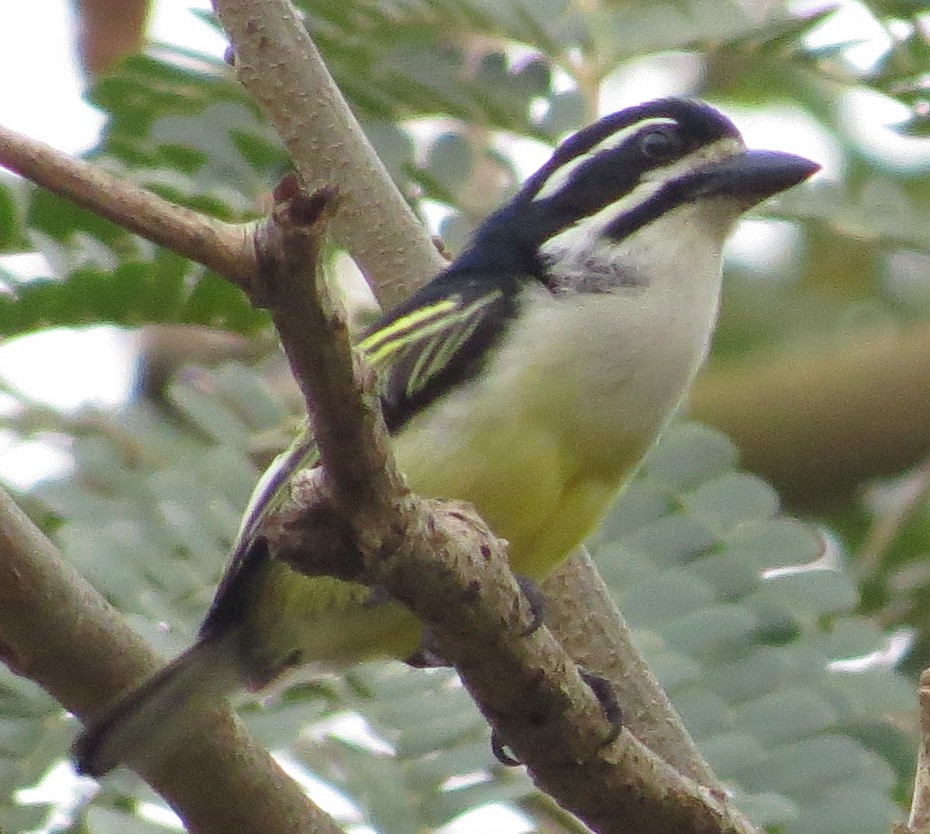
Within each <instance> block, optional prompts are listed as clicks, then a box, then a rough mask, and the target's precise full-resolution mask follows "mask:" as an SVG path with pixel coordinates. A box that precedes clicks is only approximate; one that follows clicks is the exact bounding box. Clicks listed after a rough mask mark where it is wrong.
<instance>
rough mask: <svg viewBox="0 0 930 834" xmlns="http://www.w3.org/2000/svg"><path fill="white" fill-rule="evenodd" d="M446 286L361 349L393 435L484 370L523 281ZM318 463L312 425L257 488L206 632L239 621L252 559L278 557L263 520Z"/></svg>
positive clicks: (390, 319)
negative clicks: (266, 542) (297, 477)
mask: <svg viewBox="0 0 930 834" xmlns="http://www.w3.org/2000/svg"><path fill="white" fill-rule="evenodd" d="M444 283H445V282H443V281H437V282H433V283H432V284H429V285H427V286H426V287H425V288H424V289H423V290H421V291H420V292H419V293H417V294H415V295H414V296H412V297H411V298H410V299H409V300H408V301H407V302H406V303H404V304H403V305H401V306H399V307H398V308H396V309H395V310H394V311H393V312H392V313H390V314H388V315H387V316H385V317H383V318H382V319H381V320H380V321H379V322H378V323H377V324H376V325H375V326H374V327H373V328H371V330H369V332H368V333H367V334H366V335H365V336H363V338H362V339H361V340H360V342H359V344H358V347H359V349H360V350H361V351H362V353H363V354H364V355H365V356H366V358H367V359H368V361H369V362H370V363H371V364H372V365H373V366H374V367H375V369H376V370H377V371H378V373H379V376H380V377H381V379H382V385H383V389H382V398H381V399H382V407H383V410H384V417H385V421H386V423H387V425H388V428H389V430H391V431H392V432H395V431H397V430H398V429H400V428H401V427H402V426H403V424H404V423H405V422H406V421H407V420H408V419H410V417H412V416H413V415H414V414H416V413H417V412H418V411H420V410H421V409H423V408H425V407H426V406H428V405H429V404H430V403H431V402H432V401H433V400H434V399H436V398H437V397H438V396H440V395H441V394H442V392H443V391H445V390H447V389H448V388H449V387H450V386H453V385H456V384H459V383H461V382H462V381H464V380H465V379H467V378H468V377H469V376H471V375H472V374H474V373H476V372H477V371H478V370H479V368H480V366H481V359H482V356H483V355H484V354H485V352H486V350H487V349H488V347H490V346H491V345H492V344H493V343H494V341H495V339H496V337H497V336H498V335H499V334H500V332H501V331H502V329H503V327H504V325H505V324H506V321H507V318H508V317H509V316H510V315H512V313H513V311H514V309H515V299H514V295H515V288H516V284H515V282H513V283H510V284H508V283H506V282H505V284H504V285H503V286H502V285H501V283H500V282H499V281H498V282H497V285H496V286H490V285H489V283H488V282H487V280H482V276H476V277H475V278H474V280H466V281H456V282H454V285H452V286H454V289H453V288H452V286H450V289H449V291H448V292H447V291H444V290H445V287H444V286H443V285H444ZM318 460H319V452H318V450H317V447H316V442H315V441H314V438H313V435H312V432H311V431H310V427H309V425H308V424H306V423H305V424H304V426H303V427H302V429H301V431H300V433H299V435H298V437H297V438H295V440H294V442H293V443H292V444H291V446H290V447H289V448H288V449H287V450H285V451H284V452H282V453H281V454H280V455H278V456H277V457H276V458H275V460H274V461H273V462H272V463H271V465H270V466H269V467H268V469H266V470H265V472H264V474H263V475H262V476H261V478H260V479H259V481H258V483H257V484H256V486H255V489H254V490H253V491H252V495H251V497H250V498H249V503H248V505H247V507H246V510H245V513H244V514H243V518H242V522H241V524H240V526H239V532H238V534H237V536H236V541H235V543H234V545H233V548H232V553H231V558H230V561H229V564H228V565H227V568H226V572H225V573H224V575H223V579H222V581H221V582H220V585H219V588H218V589H217V592H216V596H215V598H214V600H213V604H212V606H211V608H210V611H209V612H208V614H207V617H206V618H205V620H204V623H203V625H202V626H201V634H205V633H206V632H207V631H208V630H210V629H212V628H214V627H215V626H219V625H220V624H221V623H222V622H223V621H226V620H227V619H228V618H229V617H233V618H235V617H236V616H237V613H236V609H237V608H238V607H239V601H238V595H239V592H240V591H241V590H242V585H243V584H244V583H243V582H242V580H243V579H246V575H247V574H249V573H250V570H249V565H250V564H251V561H250V560H252V559H253V557H254V558H255V559H258V558H262V559H265V558H268V557H269V555H270V554H268V553H267V552H266V549H264V548H259V549H258V550H256V549H255V548H254V547H253V545H254V543H255V541H256V538H257V536H258V533H259V531H260V529H261V525H262V522H263V521H264V519H265V518H266V517H267V516H268V515H269V513H271V512H272V511H273V510H274V509H275V508H277V507H278V506H280V505H281V504H282V503H283V501H284V500H285V498H286V497H287V495H288V491H287V490H288V485H289V482H290V480H291V477H292V476H293V475H294V474H295V473H296V472H298V471H300V470H303V469H307V468H311V467H313V466H315V465H316V463H317V461H318ZM271 558H273V555H272V556H271ZM246 584H247V583H246Z"/></svg>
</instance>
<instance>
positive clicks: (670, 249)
mask: <svg viewBox="0 0 930 834" xmlns="http://www.w3.org/2000/svg"><path fill="white" fill-rule="evenodd" d="M818 167H819V166H818V165H817V164H816V163H814V162H811V161H810V160H807V159H803V158H801V157H798V156H794V155H791V154H786V153H779V152H774V151H755V150H747V149H746V147H745V145H744V143H743V141H742V138H741V137H740V134H739V131H738V130H737V129H736V127H735V126H734V125H733V123H732V122H731V121H730V120H729V119H727V118H726V117H725V116H723V115H722V114H721V113H720V112H719V111H717V110H716V109H714V108H713V107H710V106H709V105H707V104H703V103H701V102H697V101H691V100H685V99H678V98H665V99H659V100H657V101H652V102H648V103H645V104H640V105H638V106H635V107H630V108H628V109H625V110H621V111H619V112H616V113H613V114H611V115H609V116H605V117H604V118H602V119H600V120H599V121H597V122H595V123H594V124H592V125H590V126H588V127H586V128H584V129H583V130H580V131H579V132H577V133H575V134H574V135H573V136H571V137H570V138H568V139H566V140H565V141H564V142H563V143H562V144H560V145H559V146H558V147H557V148H556V150H555V152H554V153H553V155H552V157H551V158H550V159H549V161H548V162H546V163H545V164H544V165H543V166H542V168H540V169H539V170H538V171H537V172H536V173H535V174H533V175H532V176H531V177H530V178H529V179H528V180H527V181H526V183H525V184H524V185H523V187H522V188H521V189H520V191H519V192H518V193H517V195H516V196H515V197H514V198H513V199H512V200H511V201H510V202H509V203H507V204H506V205H504V206H503V207H502V208H500V209H499V210H498V211H496V212H495V213H493V214H492V215H491V216H489V217H488V218H487V219H486V220H485V221H484V222H483V223H482V224H481V225H480V226H479V227H478V229H477V230H476V232H475V234H474V236H473V238H472V240H471V242H470V244H469V245H468V246H467V248H466V249H465V250H464V251H463V252H462V254H461V255H459V257H458V258H456V259H455V260H454V261H453V262H452V263H451V264H450V265H449V266H448V267H447V268H446V269H444V270H443V271H442V272H441V273H440V274H439V275H437V276H436V277H435V278H434V279H433V280H432V281H431V282H430V283H429V284H427V285H426V286H424V287H423V288H422V289H421V290H419V291H418V292H416V293H415V294H414V295H413V296H412V297H411V298H410V299H408V300H407V301H406V302H404V303H402V304H401V305H399V306H398V307H397V308H396V309H394V310H392V311H391V312H389V313H387V314H386V315H385V316H383V317H382V318H381V319H380V321H378V322H377V323H376V324H375V325H374V327H372V328H371V329H370V330H369V331H368V332H367V334H365V335H364V336H363V337H362V339H361V340H360V342H359V348H360V350H361V351H362V353H363V354H364V355H365V357H366V358H367V360H368V361H369V362H370V363H371V364H372V365H373V366H374V368H375V369H376V370H377V372H378V373H379V378H380V380H381V383H382V389H381V390H382V394H381V401H382V407H383V412H384V419H385V421H386V423H387V426H388V429H389V430H390V432H391V434H392V436H393V443H394V451H395V454H396V458H397V461H398V464H399V466H400V468H401V470H402V471H403V473H404V474H405V475H406V477H407V481H408V484H409V485H410V487H411V488H412V489H413V490H414V491H415V492H417V493H419V494H420V495H423V496H427V497H435V498H452V499H459V500H463V501H468V502H471V503H472V504H474V506H475V507H476V508H477V510H478V512H479V513H480V514H481V516H482V518H483V519H484V520H485V521H486V522H487V523H488V525H489V526H490V527H491V529H492V530H493V531H494V532H495V533H496V534H497V535H498V536H500V537H501V538H504V539H506V540H507V541H508V542H509V554H510V563H511V567H512V569H513V571H514V572H515V573H516V574H519V575H522V576H525V577H528V578H530V579H540V578H542V577H544V576H545V575H546V574H547V573H548V572H549V571H550V570H551V569H552V568H553V567H555V566H556V565H557V564H558V563H559V562H560V561H561V560H563V559H564V558H566V556H568V554H569V553H570V552H571V551H572V550H573V549H574V548H575V547H577V546H578V545H579V544H581V542H582V541H583V540H584V539H585V538H586V537H587V536H588V534H590V533H591V532H592V531H593V529H594V528H595V527H596V526H597V524H598V522H599V521H600V520H601V519H602V517H603V516H604V514H605V513H606V511H607V509H608V507H609V505H610V503H611V502H612V500H613V499H614V497H615V496H616V494H617V493H618V491H619V490H620V489H621V488H622V487H623V485H624V484H625V483H626V482H627V481H628V480H629V478H630V477H631V475H632V474H633V473H634V472H635V470H636V468H637V467H638V465H639V463H640V461H641V460H642V458H643V455H644V454H645V453H646V451H647V450H648V449H649V448H650V447H651V446H652V445H653V443H654V442H655V440H656V438H657V436H658V435H659V433H660V432H661V430H662V429H663V427H664V426H665V425H666V424H667V423H668V421H669V419H670V418H671V415H672V414H673V412H674V411H675V409H676V406H677V405H678V404H679V402H680V401H681V400H682V398H683V396H684V394H685V393H686V391H687V390H688V388H689V386H690V384H691V382H692V380H693V378H694V376H695V374H696V373H697V371H698V368H699V367H700V366H701V364H702V362H703V361H704V358H705V356H706V354H707V350H708V345H709V342H710V338H711V334H712V332H713V329H714V324H715V321H716V317H717V308H718V302H719V296H720V281H721V250H722V248H723V244H724V241H725V239H726V237H727V235H728V233H729V232H730V230H731V229H732V228H733V226H734V224H735V223H736V221H737V219H738V218H739V217H740V215H741V214H743V212H745V211H746V210H747V209H749V208H750V207H751V206H753V205H755V204H757V203H759V202H760V201H761V200H764V199H765V198H767V197H769V196H771V195H773V194H776V193H778V192H780V191H783V190H784V189H787V188H790V187H792V186H794V185H796V184H798V183H800V182H802V181H803V180H805V179H807V178H808V177H809V176H811V175H812V174H813V173H814V172H815V171H816V170H817V169H818ZM316 462H317V457H316V453H315V449H314V446H313V442H312V438H310V437H309V436H308V435H306V434H305V435H304V436H303V437H302V438H300V439H299V440H298V441H297V442H296V443H295V445H294V446H292V447H291V449H290V450H288V451H287V452H285V453H284V454H282V455H281V456H279V458H278V460H277V461H276V462H275V463H274V464H272V467H271V468H270V470H269V471H268V472H267V473H266V474H265V475H264V476H263V477H262V479H261V481H260V482H259V484H258V486H257V487H256V490H255V492H254V494H253V498H252V501H251V502H250V506H249V508H248V509H247V511H246V514H245V518H244V520H243V523H242V526H241V528H240V532H239V536H238V538H237V541H236V542H235V544H234V546H233V550H232V557H231V560H230V563H229V567H228V568H227V571H226V574H225V576H224V578H223V580H222V582H221V584H220V587H219V590H218V592H217V595H216V598H215V600H214V603H213V605H212V607H211V609H210V611H209V612H208V613H207V616H206V619H205V620H204V623H203V625H202V627H201V630H200V633H199V636H198V639H197V641H196V642H195V643H194V645H193V646H192V647H191V648H190V649H188V650H187V651H186V652H184V653H183V654H182V655H180V656H179V657H178V658H177V659H175V660H174V661H173V662H171V663H170V664H169V665H168V666H166V667H165V668H164V669H163V670H162V671H160V672H158V673H156V674H155V675H154V676H153V677H152V678H150V679H149V680H148V681H146V682H144V683H142V684H141V686H139V687H138V688H136V689H134V690H131V691H129V692H128V693H127V694H126V695H124V696H123V697H122V698H120V699H118V700H117V701H116V703H115V704H114V705H112V706H111V707H110V708H109V709H108V710H107V711H105V712H104V713H103V714H102V715H100V716H98V717H97V718H96V719H95V720H93V721H91V722H90V724H89V726H88V727H87V729H86V730H85V732H84V733H83V734H82V735H81V736H80V737H79V738H78V740H77V742H76V743H75V746H74V748H73V754H74V758H75V762H76V765H77V767H78V769H79V770H80V771H81V772H83V773H86V774H90V775H93V776H101V775H103V774H105V773H106V772H107V771H109V770H110V769H112V768H113V767H115V766H116V765H117V764H119V763H120V762H124V761H127V760H130V759H131V760H134V761H136V760H138V758H139V757H140V756H141V757H144V756H147V755H156V754H158V753H159V751H165V750H170V749H176V748H177V747H178V746H179V745H183V744H184V732H185V731H184V728H185V727H189V723H188V724H187V725H185V716H190V715H191V714H192V713H193V712H194V710H193V707H194V706H196V705H205V704H210V703H213V702H214V701H216V700H217V699H219V698H222V697H224V696H226V695H229V694H231V693H233V692H235V691H237V690H239V689H242V688H249V689H258V688H261V687H262V686H264V685H265V684H267V683H268V682H269V681H270V680H272V679H273V678H274V677H276V676H277V675H278V674H279V673H281V672H283V671H285V670H286V669H287V668H288V667H289V666H293V665H295V664H298V663H299V664H300V665H309V666H310V668H311V669H313V670H319V671H326V670H332V669H340V668H345V667H346V666H348V665H351V664H354V663H358V662H359V661H363V660H367V659H371V658H378V657H397V658H402V659H403V658H407V657H409V656H411V655H413V654H414V653H415V652H416V650H417V649H418V647H419V645H420V640H421V637H422V634H423V630H422V626H421V624H420V623H419V622H418V621H417V620H416V619H415V618H414V616H413V615H412V614H411V613H410V612H409V611H408V610H407V609H406V608H404V607H403V606H401V605H400V604H399V603H396V602H393V601H390V600H385V601H381V602H377V603H374V602H372V599H373V596H372V592H371V590H370V589H368V588H366V587H363V586H361V585H359V584H356V583H353V582H350V581H346V580H345V579H339V578H335V577H329V576H322V577H321V576H314V577H311V576H307V575H304V574H302V573H299V572H298V571H297V570H295V569H294V568H293V567H291V566H290V565H289V564H286V563H285V562H283V561H282V560H278V559H276V558H275V554H274V553H273V552H270V550H269V547H268V544H267V541H266V540H265V539H264V538H263V537H262V536H261V529H262V522H263V521H264V519H265V518H267V517H268V514H269V512H271V510H272V509H273V508H274V507H275V506H276V505H277V504H278V503H280V500H281V496H282V495H284V494H286V491H287V490H288V488H289V483H290V479H291V476H293V474H294V473H295V472H297V471H299V470H305V469H307V468H310V467H313V466H314V465H316Z"/></svg>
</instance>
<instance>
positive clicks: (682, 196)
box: [604, 170, 709, 241]
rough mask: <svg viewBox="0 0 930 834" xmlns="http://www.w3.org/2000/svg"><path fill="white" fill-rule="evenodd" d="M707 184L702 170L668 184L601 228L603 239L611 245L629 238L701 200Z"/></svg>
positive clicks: (706, 189)
mask: <svg viewBox="0 0 930 834" xmlns="http://www.w3.org/2000/svg"><path fill="white" fill-rule="evenodd" d="M708 182H709V177H708V175H707V173H706V171H704V170H698V171H694V172H692V173H690V174H686V175H685V176H682V177H678V178H677V179H674V180H670V181H669V182H667V183H665V184H664V185H663V186H662V187H661V188H660V189H659V190H658V191H656V193H655V194H653V195H652V196H651V197H649V198H648V199H646V200H645V201H643V202H642V203H640V204H639V205H638V206H636V207H635V208H633V209H630V210H629V211H625V212H623V213H622V214H621V215H620V216H619V217H617V218H615V219H614V220H612V221H611V222H610V223H608V224H607V225H606V226H605V227H604V236H605V237H607V238H609V239H610V240H614V241H618V240H623V238H625V237H629V236H630V235H631V234H633V232H635V231H636V230H637V229H641V228H642V227H643V226H645V225H647V224H648V223H651V222H652V221H653V220H655V219H657V218H658V217H661V216H662V215H663V214H664V213H665V212H667V211H671V210H672V209H674V208H676V207H677V206H681V205H684V204H685V203H690V202H693V201H694V200H696V199H698V198H699V197H702V196H705V195H706V194H707V193H708Z"/></svg>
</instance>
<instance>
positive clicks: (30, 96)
mask: <svg viewBox="0 0 930 834" xmlns="http://www.w3.org/2000/svg"><path fill="white" fill-rule="evenodd" d="M71 5H72V0H30V1H29V2H12V0H6V2H5V3H3V4H2V5H0V79H3V81H2V82H0V124H3V125H4V126H6V127H10V128H13V129H15V130H18V131H20V132H22V133H25V134H27V135H29V136H31V137H34V138H36V139H40V140H42V141H45V142H48V143H49V144H51V145H53V146H55V147H57V148H59V149H61V150H63V151H66V152H69V153H79V152H80V151H82V150H84V149H87V148H89V147H91V146H93V144H94V142H95V140H96V136H97V132H98V130H99V129H100V126H101V124H102V121H103V119H102V116H101V115H100V114H99V113H97V112H96V111H95V110H94V109H93V108H91V107H89V106H88V105H87V104H85V103H84V102H83V101H82V100H81V93H82V79H81V75H80V73H79V71H78V70H77V68H76V64H75V57H74V39H73V23H74V21H73V16H72V12H71ZM192 7H194V8H209V3H208V2H207V0H158V1H157V2H156V4H155V9H154V13H153V14H152V16H151V22H150V33H151V36H152V38H153V39H155V40H162V41H168V42H171V43H175V44H178V45H182V46H186V47H189V48H191V49H195V50H200V51H203V52H208V53H210V54H213V55H217V56H219V55H222V53H223V50H224V49H225V46H226V44H225V42H224V41H223V40H222V39H221V38H220V37H219V36H218V35H217V34H216V33H215V32H214V31H213V30H212V29H211V28H210V27H208V26H206V25H205V24H203V23H201V22H200V21H199V20H198V19H197V18H195V17H194V16H192V15H191V14H190V13H189V12H188V9H189V8H192ZM834 27H839V29H837V28H834V30H833V32H832V33H831V32H826V33H824V38H825V39H827V40H833V39H835V37H836V35H835V33H836V31H839V30H844V31H848V32H849V33H850V35H852V34H853V33H855V35H856V36H861V37H862V38H863V39H864V40H865V42H864V43H863V45H862V46H861V47H858V51H857V53H856V55H855V56H854V57H855V58H856V59H857V60H859V61H861V62H862V64H863V65H868V64H869V63H871V62H872V61H874V60H875V58H876V57H877V56H878V55H879V54H881V52H882V51H883V49H885V48H887V39H886V37H885V35H884V33H883V32H882V31H881V29H880V28H879V27H877V24H875V22H874V21H872V20H871V18H870V17H869V16H868V14H867V13H865V12H864V11H863V10H862V9H861V7H859V6H857V5H856V4H855V3H852V2H850V3H848V4H847V5H846V11H845V12H844V15H843V17H841V18H840V19H839V21H838V23H836V24H834ZM682 60H685V61H686V60H688V59H687V58H686V56H685V57H682ZM682 69H684V70H685V71H686V73H685V74H686V75H687V67H684V68H683V67H680V66H675V65H674V62H672V63H670V62H669V60H668V59H667V58H666V59H662V60H658V61H657V60H655V59H646V60H643V61H641V62H638V63H637V64H635V65H633V66H632V67H631V68H630V70H629V72H628V73H627V74H626V76H625V78H624V79H623V80H622V81H620V82H617V83H614V84H612V85H609V86H608V87H607V89H606V90H605V94H604V102H603V107H604V109H605V110H614V109H618V108H619V107H622V106H625V105H627V104H630V103H632V102H635V101H642V100H645V99H648V98H652V97H655V96H659V95H666V94H670V93H675V92H680V89H681V77H682V75H681V70H682ZM838 106H840V107H843V108H844V111H843V112H844V113H845V115H846V117H847V120H848V123H849V124H851V125H854V126H867V128H863V127H855V129H854V135H857V136H859V137H861V139H860V141H862V143H863V145H864V146H866V147H868V148H870V149H871V150H872V151H873V152H874V153H876V154H878V155H883V156H890V157H892V158H895V159H896V160H898V161H899V163H900V164H902V165H904V166H928V167H930V142H927V141H926V140H923V141H921V140H914V139H906V138H902V137H900V136H898V135H897V134H894V133H893V132H892V131H890V130H888V129H887V128H885V127H884V125H887V124H890V123H893V122H894V121H895V120H899V119H901V118H903V117H904V115H905V113H903V112H902V110H901V109H900V108H898V107H897V106H896V105H894V104H893V103H889V102H887V101H882V100H880V99H878V98H877V97H875V96H871V95H866V94H862V95H856V96H851V97H848V98H847V99H845V100H844V101H843V102H841V103H838ZM728 113H729V114H730V115H732V116H733V117H734V119H735V121H736V122H737V123H738V125H739V126H740V128H741V129H742V130H743V133H744V135H745V136H746V139H747V142H748V144H749V145H750V146H756V147H772V148H778V149H782V150H789V151H793V152H795V153H799V154H802V155H806V156H811V157H813V158H815V159H818V160H819V161H822V162H824V163H825V174H826V175H827V176H831V175H832V176H836V175H838V174H839V172H840V166H841V160H840V156H839V153H838V151H837V149H836V148H835V147H833V146H832V144H831V141H830V139H829V137H828V136H827V134H826V132H825V131H823V130H822V129H821V128H820V127H819V126H817V125H816V124H814V123H812V122H810V121H809V120H807V119H806V118H804V117H799V116H798V114H797V113H796V112H795V113H792V112H790V111H785V112H779V113H771V112H770V113H766V114H763V113H758V112H744V111H736V112H734V111H733V110H732V109H729V108H728ZM529 159H530V160H531V161H529V164H528V165H527V168H530V167H533V166H535V165H536V164H537V163H539V162H541V161H542V160H541V159H539V158H538V156H530V157H529ZM526 173H529V170H527V171H526ZM0 176H4V175H3V174H0ZM759 243H760V238H759V234H758V229H755V230H754V228H753V224H752V223H749V224H747V225H746V226H745V228H743V229H742V231H741V232H740V235H739V236H738V237H737V239H736V241H735V245H734V247H733V251H734V254H735V255H737V256H739V254H740V250H741V249H742V250H745V249H746V248H747V247H750V248H751V247H755V246H758V245H759ZM5 262H6V263H7V264H8V265H11V266H12V265H13V264H16V265H17V266H18V267H21V268H22V269H23V270H24V271H27V272H28V271H30V270H35V268H36V264H35V261H34V260H33V261H29V260H28V259H27V260H20V261H17V260H16V259H15V258H14V259H12V260H9V259H5ZM131 348H132V343H131V338H130V337H129V336H128V335H127V334H125V333H123V332H122V331H120V330H118V329H115V328H108V327H97V328H93V329H91V330H89V331H83V332H79V333H76V332H73V331H68V330H62V331H57V332H54V333H51V334H42V335H41V336H40V337H30V338H28V339H22V340H17V341H15V342H13V343H10V344H8V345H4V346H2V347H0V382H2V380H6V381H7V384H8V385H9V386H11V387H12V388H14V389H16V390H18V391H22V392H24V393H25V394H26V395H28V396H29V397H34V398H37V399H44V400H47V401H49V402H52V403H53V404H55V405H58V406H59V407H62V408H67V409H74V408H79V407H80V406H82V405H85V404H89V403H92V404H101V405H107V404H114V403H118V402H120V401H121V400H122V399H124V398H125V396H126V394H127V391H128V387H129V384H130V381H131V375H132V350H131ZM88 368H91V369H92V373H88ZM4 406H5V402H4V395H3V393H2V391H0V416H2V413H3V409H4ZM64 460H65V458H64V456H63V455H61V454H56V453H55V451H54V450H52V449H49V448H48V447H44V446H42V444H38V443H29V444H22V443H16V442H14V438H13V437H12V436H11V435H9V434H6V435H4V433H3V432H2V430H0V480H6V481H8V482H12V483H14V484H16V485H19V486H26V485H28V484H30V483H33V482H34V481H35V480H36V479H37V478H41V477H42V476H44V475H46V474H48V473H50V472H54V471H56V470H60V467H61V465H62V463H63V461H64ZM489 822H490V821H485V823H484V824H482V823H480V822H478V821H477V820H476V821H475V823H476V824H475V827H474V829H473V830H487V827H488V825H487V824H488V823H489ZM494 828H495V829H496V830H498V831H501V832H503V831H505V830H509V831H519V830H525V828H521V824H520V822H519V821H518V820H515V819H510V820H507V821H506V822H505V821H504V820H503V819H502V818H500V817H497V818H496V819H495V824H494ZM461 830H465V829H464V827H463V828H462V829H461Z"/></svg>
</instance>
